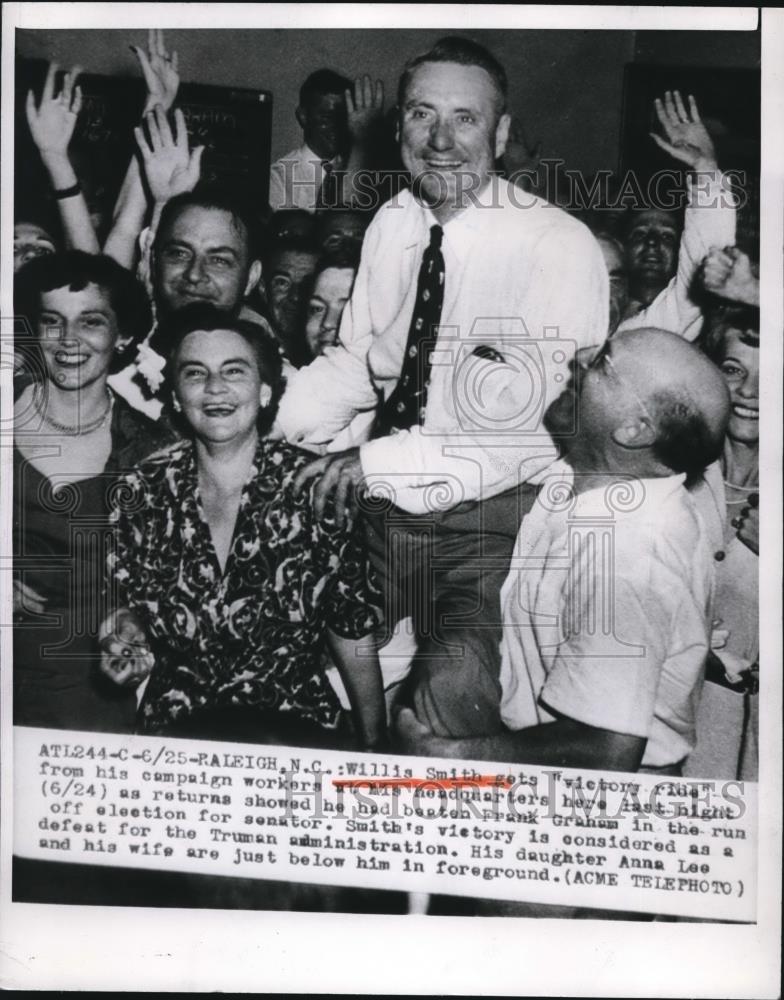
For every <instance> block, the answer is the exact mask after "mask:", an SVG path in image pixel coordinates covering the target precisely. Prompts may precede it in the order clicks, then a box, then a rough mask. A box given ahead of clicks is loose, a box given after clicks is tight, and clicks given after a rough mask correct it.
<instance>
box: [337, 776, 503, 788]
mask: <svg viewBox="0 0 784 1000" xmlns="http://www.w3.org/2000/svg"><path fill="white" fill-rule="evenodd" d="M332 784H333V785H334V786H335V788H367V789H369V790H370V789H373V788H443V789H445V790H446V789H449V788H463V787H464V786H466V785H467V786H468V787H470V788H476V787H485V788H486V787H488V786H489V787H491V788H511V787H512V785H513V784H514V782H513V781H512V779H511V778H509V777H503V776H501V775H496V774H480V775H477V777H475V778H333V779H332Z"/></svg>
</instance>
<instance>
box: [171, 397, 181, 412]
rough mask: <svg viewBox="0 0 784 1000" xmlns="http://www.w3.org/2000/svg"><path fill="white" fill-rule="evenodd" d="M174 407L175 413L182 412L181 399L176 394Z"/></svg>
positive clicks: (173, 402)
mask: <svg viewBox="0 0 784 1000" xmlns="http://www.w3.org/2000/svg"><path fill="white" fill-rule="evenodd" d="M172 409H173V410H174V412H175V413H182V407H181V406H180V401H179V399H177V397H176V396H172Z"/></svg>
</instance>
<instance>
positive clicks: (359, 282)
mask: <svg viewBox="0 0 784 1000" xmlns="http://www.w3.org/2000/svg"><path fill="white" fill-rule="evenodd" d="M434 224H436V219H435V218H434V217H433V215H432V213H431V212H430V211H429V209H427V208H425V207H424V206H423V205H421V204H420V203H419V202H418V201H417V200H416V199H415V198H414V197H413V195H412V194H411V192H410V191H404V192H402V193H401V194H399V195H397V196H396V197H395V198H393V199H392V200H390V201H389V202H387V203H386V204H385V205H383V206H382V208H381V209H380V210H379V212H378V214H377V216H376V218H375V219H374V220H373V222H372V223H371V225H370V227H369V229H368V231H367V234H366V236H365V241H364V244H363V248H362V260H361V264H360V268H359V272H358V274H357V279H356V282H355V284H354V290H353V293H352V296H351V300H350V301H349V303H348V305H347V306H346V309H345V311H344V313H343V319H342V322H341V327H340V341H339V343H338V345H337V346H335V347H332V348H327V351H326V353H325V354H324V355H323V356H322V357H320V358H317V359H316V360H315V361H313V362H312V363H311V364H310V365H308V366H307V367H306V368H303V369H300V371H298V372H297V373H296V374H294V375H293V376H292V377H291V379H290V381H289V384H288V388H287V390H286V392H285V394H284V396H283V399H282V401H281V407H280V412H279V416H278V423H279V427H280V429H281V430H282V432H283V433H284V434H285V436H286V437H287V438H288V440H289V441H291V442H292V443H294V444H298V445H301V446H304V447H309V448H312V449H314V450H321V451H324V450H327V449H329V450H332V449H331V448H330V443H331V442H333V440H334V439H335V438H336V437H337V436H338V435H339V434H340V432H341V431H343V430H344V428H346V427H348V426H349V425H351V424H352V422H353V421H355V418H356V417H357V415H358V414H365V415H366V423H369V420H367V416H368V415H369V414H370V412H371V411H372V410H374V409H375V407H376V403H377V400H378V398H379V395H378V394H381V395H383V396H384V397H386V396H388V395H389V394H390V393H391V392H392V390H393V389H394V387H395V384H396V382H397V380H398V377H399V375H400V371H401V368H402V364H403V353H404V350H405V347H406V342H407V339H408V332H409V324H410V320H411V315H412V313H413V309H414V300H415V297H416V286H417V277H418V274H419V268H420V265H421V261H422V255H423V253H424V250H425V247H426V246H427V244H428V242H429V233H430V227H431V226H432V225H434ZM443 229H444V236H443V243H442V247H441V249H442V253H443V255H444V263H445V271H446V280H445V294H444V305H443V309H442V313H441V323H440V326H439V330H438V339H437V343H436V347H435V351H434V356H433V365H432V369H431V374H430V382H429V388H428V393H427V407H426V411H425V418H424V423H423V425H422V426H416V427H413V428H411V429H410V430H407V431H402V432H400V433H398V434H394V435H391V436H388V437H383V438H379V439H378V440H374V441H368V442H366V443H364V444H363V445H362V446H361V449H360V458H361V463H362V469H363V471H364V473H365V476H366V477H367V481H368V485H369V487H370V488H371V492H374V493H378V494H381V495H385V496H388V497H390V498H391V499H392V500H393V501H394V503H396V504H397V505H398V506H399V507H401V508H403V509H404V510H407V511H409V512H412V513H423V512H426V511H429V510H439V509H442V510H443V509H448V508H450V507H452V506H455V505H456V504H457V503H460V502H461V501H463V500H477V499H485V498H487V497H490V496H494V495H495V494H497V493H501V492H503V491H504V490H507V489H510V488H511V487H513V486H516V485H518V483H519V482H521V481H527V480H530V479H531V478H532V477H534V476H535V475H536V474H538V473H540V472H542V470H544V469H545V468H547V466H549V465H550V464H551V463H552V461H553V460H554V458H555V455H556V452H555V448H554V446H553V443H552V441H551V439H550V437H549V435H548V434H547V433H546V431H545V430H544V428H543V427H542V423H541V419H542V415H543V414H544V411H545V409H546V408H547V406H548V405H549V403H550V402H552V400H553V399H555V398H556V397H557V396H558V395H559V394H560V392H561V390H562V389H563V388H564V386H565V384H566V382H567V381H568V378H569V368H568V365H569V361H570V360H571V358H572V356H573V355H574V352H575V350H576V349H577V348H580V347H584V346H588V345H596V344H600V343H602V342H603V341H604V339H605V337H606V331H607V323H608V299H609V293H608V277H607V269H606V267H605V265H604V261H603V259H602V255H601V251H600V250H599V246H598V244H597V243H596V241H595V240H594V238H593V236H592V235H591V233H590V232H589V231H588V229H587V228H586V227H585V226H583V225H582V224H581V223H580V222H578V221H577V220H575V219H573V218H572V217H571V216H569V215H567V214H566V213H565V212H563V211H561V210H560V209H558V208H556V207H554V206H552V205H550V204H548V203H547V202H545V201H543V200H541V199H538V198H533V197H532V196H531V195H528V194H525V195H523V194H521V193H520V192H519V191H518V190H517V189H516V188H515V187H514V185H512V184H510V183H509V182H508V181H505V180H502V179H500V178H493V179H492V180H491V182H490V183H488V184H487V185H486V186H485V188H484V189H483V190H482V192H481V193H480V194H479V195H478V196H477V197H476V198H475V202H474V203H473V204H471V205H470V206H469V207H468V208H466V209H465V210H464V211H462V212H461V213H460V214H458V215H457V216H455V217H453V218H452V219H450V220H449V221H448V222H446V224H445V225H444V227H443ZM479 346H482V347H485V348H490V349H492V350H493V351H495V352H497V355H498V358H500V359H502V360H498V359H497V358H496V359H494V360H490V359H488V358H486V357H479V356H476V355H475V354H473V352H474V350H475V348H477V347H479ZM355 426H356V423H355ZM338 440H340V439H338ZM344 440H345V436H344Z"/></svg>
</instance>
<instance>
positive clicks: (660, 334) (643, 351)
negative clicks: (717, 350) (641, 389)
mask: <svg viewBox="0 0 784 1000" xmlns="http://www.w3.org/2000/svg"><path fill="white" fill-rule="evenodd" d="M621 340H622V341H623V342H624V347H628V350H629V358H630V360H631V361H633V362H634V363H635V365H636V367H637V369H638V373H637V375H636V376H635V378H636V379H638V378H639V377H642V380H643V386H647V395H643V396H642V399H643V401H644V402H645V404H646V406H647V407H648V409H649V410H650V413H651V416H652V417H653V419H654V422H655V425H656V428H655V429H656V440H655V443H654V445H653V448H652V450H653V453H654V455H655V456H656V458H657V459H658V460H659V461H660V462H661V463H662V464H663V465H665V466H666V467H667V468H668V469H671V470H672V471H673V472H685V473H686V474H687V475H694V474H696V473H698V472H701V471H702V470H703V469H704V468H705V467H706V466H708V465H710V464H711V463H712V462H715V461H716V459H717V458H718V457H719V455H720V454H721V449H722V445H723V443H724V435H725V433H726V431H727V421H728V420H729V393H728V391H727V384H726V382H725V380H724V378H723V376H722V374H721V372H720V371H719V369H718V368H717V367H716V365H714V364H713V362H712V361H710V360H709V359H708V358H707V357H706V356H705V355H704V354H703V353H702V352H701V351H699V350H698V349H697V348H696V347H694V346H693V345H692V344H690V343H688V342H687V341H685V340H683V339H682V338H681V337H677V336H675V334H672V333H667V332H666V331H664V330H656V329H651V328H646V329H641V330H631V331H629V333H627V334H622V335H621V337H619V338H616V342H618V341H621Z"/></svg>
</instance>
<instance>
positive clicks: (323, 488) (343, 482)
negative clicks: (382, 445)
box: [294, 448, 364, 526]
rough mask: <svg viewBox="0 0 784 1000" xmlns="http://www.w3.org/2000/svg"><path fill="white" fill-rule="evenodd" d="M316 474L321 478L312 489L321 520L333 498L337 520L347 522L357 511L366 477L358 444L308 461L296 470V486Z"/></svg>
mask: <svg viewBox="0 0 784 1000" xmlns="http://www.w3.org/2000/svg"><path fill="white" fill-rule="evenodd" d="M316 477H318V482H317V483H316V486H315V488H314V490H313V506H314V510H315V513H316V517H317V518H318V519H319V520H320V519H321V518H323V516H324V511H325V508H326V505H327V503H328V501H329V500H330V498H333V499H334V502H335V516H336V519H337V522H338V524H339V525H341V526H342V525H344V524H345V523H346V522H347V521H348V520H349V519H350V518H351V517H352V516H353V514H354V512H355V511H356V508H357V498H358V491H359V489H360V487H361V485H362V483H363V480H364V473H363V471H362V463H361V461H360V458H359V448H350V449H349V450H348V451H339V452H336V453H335V454H332V455H324V456H322V457H321V458H317V459H314V461H312V462H308V464H307V465H305V466H303V467H302V468H301V469H300V470H299V472H298V473H297V477H296V479H295V480H294V489H295V490H299V489H302V488H303V487H304V486H305V484H306V483H308V482H309V481H310V480H311V479H314V478H316Z"/></svg>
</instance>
